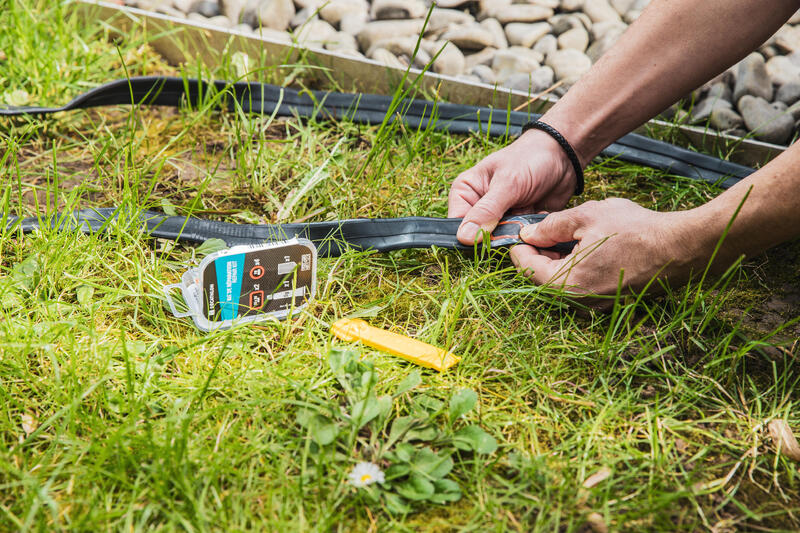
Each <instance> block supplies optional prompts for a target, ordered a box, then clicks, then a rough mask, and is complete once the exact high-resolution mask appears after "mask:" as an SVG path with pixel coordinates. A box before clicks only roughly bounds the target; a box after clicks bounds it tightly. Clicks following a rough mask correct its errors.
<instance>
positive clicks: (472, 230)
mask: <svg viewBox="0 0 800 533" xmlns="http://www.w3.org/2000/svg"><path fill="white" fill-rule="evenodd" d="M516 201H517V198H515V197H514V196H513V195H510V194H508V191H505V190H503V189H501V188H500V187H490V188H489V190H488V191H487V192H486V194H484V195H483V197H482V198H481V199H480V200H478V201H477V202H475V205H473V206H472V207H471V208H470V210H469V211H467V213H466V214H465V215H464V220H463V221H462V222H461V226H459V228H458V233H457V235H456V236H457V237H458V240H459V242H461V243H462V244H467V245H471V244H474V243H476V242H480V241H481V240H482V238H483V234H482V231H489V232H491V231H493V230H494V228H495V227H496V226H497V222H498V221H499V220H500V219H501V218H503V215H504V214H505V212H506V211H507V210H508V208H509V207H511V206H512V205H513V204H514V203H515V202H516Z"/></svg>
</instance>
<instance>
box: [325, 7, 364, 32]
mask: <svg viewBox="0 0 800 533" xmlns="http://www.w3.org/2000/svg"><path fill="white" fill-rule="evenodd" d="M329 22H330V21H329ZM367 22H369V15H368V14H367V13H366V12H363V13H362V12H359V11H356V12H353V13H346V14H344V15H342V19H341V20H340V21H339V30H341V31H343V32H346V33H349V34H350V35H355V36H356V37H358V34H359V33H361V30H363V29H364V28H365V27H366V25H367Z"/></svg>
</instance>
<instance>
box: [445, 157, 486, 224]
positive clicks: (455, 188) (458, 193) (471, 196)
mask: <svg viewBox="0 0 800 533" xmlns="http://www.w3.org/2000/svg"><path fill="white" fill-rule="evenodd" d="M484 178H485V176H483V175H482V171H481V170H480V169H479V168H477V167H473V168H471V169H469V170H466V171H464V172H462V173H461V174H459V176H458V177H457V178H456V179H455V181H453V185H452V186H451V187H450V193H449V194H448V195H447V216H448V217H450V218H463V217H464V215H466V214H467V213H468V212H469V210H470V208H472V206H473V205H475V204H476V203H477V202H478V200H480V199H481V196H482V195H483V193H482V191H481V190H479V188H480V187H479V186H477V185H476V184H480V183H483V181H484Z"/></svg>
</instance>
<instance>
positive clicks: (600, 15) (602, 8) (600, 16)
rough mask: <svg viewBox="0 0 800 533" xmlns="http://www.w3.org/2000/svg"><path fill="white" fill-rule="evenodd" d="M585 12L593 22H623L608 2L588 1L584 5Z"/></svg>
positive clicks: (601, 0) (599, 0) (605, 0)
mask: <svg viewBox="0 0 800 533" xmlns="http://www.w3.org/2000/svg"><path fill="white" fill-rule="evenodd" d="M583 12H584V13H586V14H587V15H588V16H589V18H590V19H592V22H594V23H597V22H609V21H612V22H622V17H620V16H619V13H617V10H616V9H614V8H613V7H611V4H609V3H608V0H586V1H585V2H584V4H583Z"/></svg>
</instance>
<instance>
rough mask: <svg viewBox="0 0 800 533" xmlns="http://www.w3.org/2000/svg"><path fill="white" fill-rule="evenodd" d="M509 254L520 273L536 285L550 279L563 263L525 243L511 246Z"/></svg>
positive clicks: (557, 272) (555, 274)
mask: <svg viewBox="0 0 800 533" xmlns="http://www.w3.org/2000/svg"><path fill="white" fill-rule="evenodd" d="M510 255H511V262H512V263H514V266H515V267H517V269H518V270H519V271H520V272H521V273H522V275H524V276H525V277H527V278H528V279H530V280H531V281H533V282H534V283H536V284H537V285H544V284H545V283H547V282H549V281H552V280H553V278H555V277H556V276H557V275H558V274H559V271H560V270H561V266H562V264H563V261H562V260H560V259H552V258H550V257H547V256H546V255H542V254H541V253H540V252H539V251H538V250H537V249H536V248H534V247H533V246H528V245H526V244H518V245H516V246H514V247H513V248H511V252H510Z"/></svg>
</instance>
